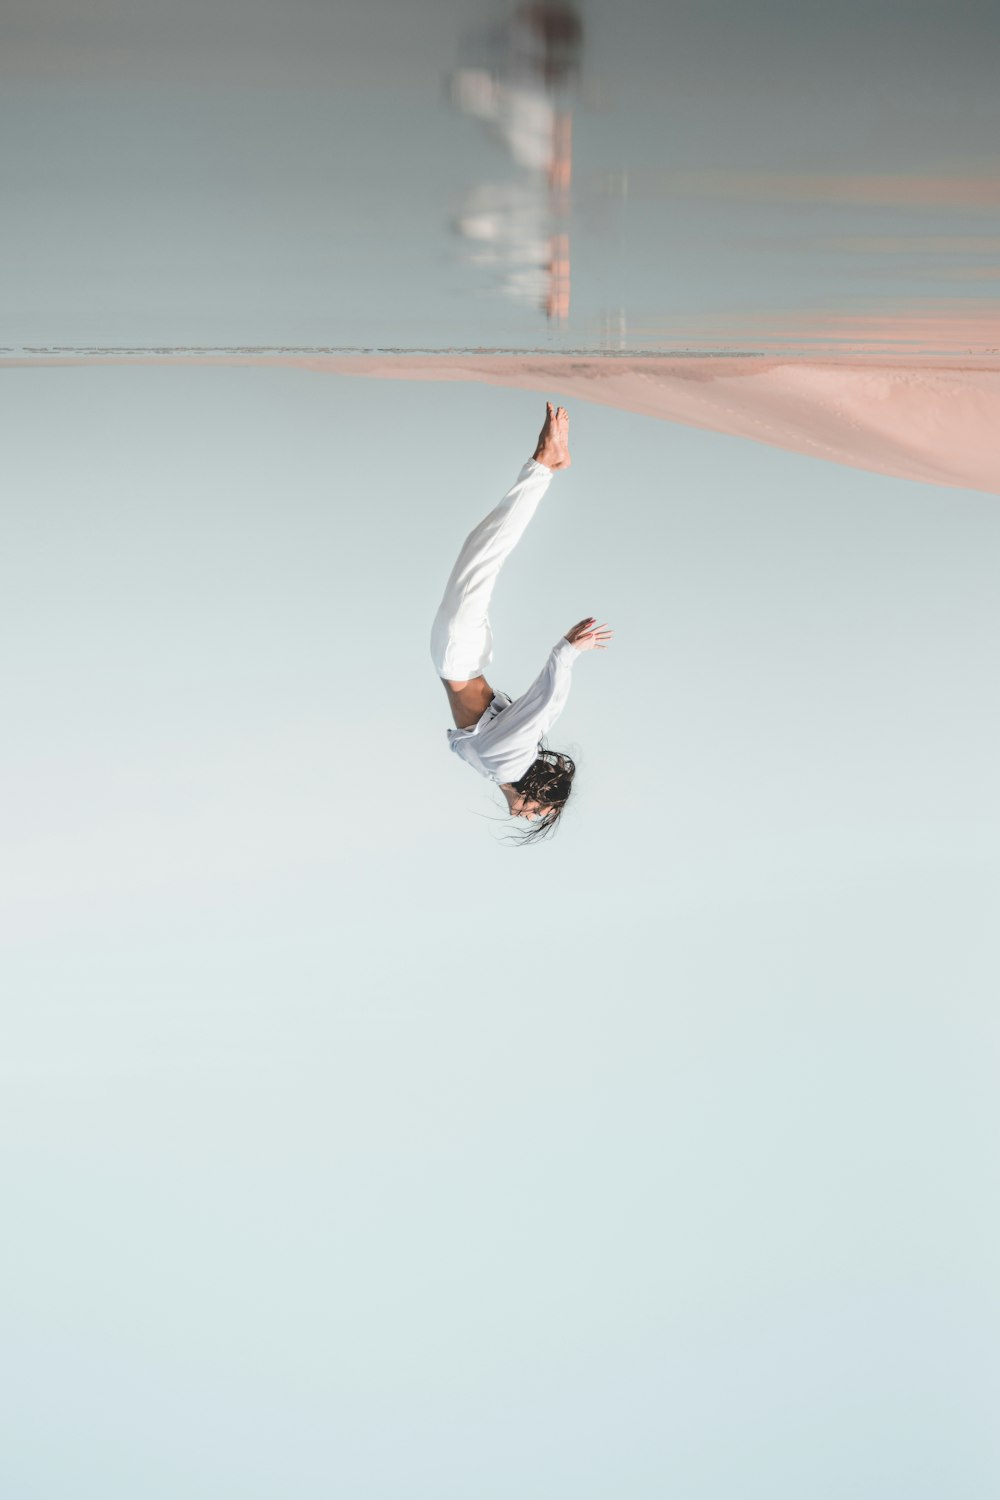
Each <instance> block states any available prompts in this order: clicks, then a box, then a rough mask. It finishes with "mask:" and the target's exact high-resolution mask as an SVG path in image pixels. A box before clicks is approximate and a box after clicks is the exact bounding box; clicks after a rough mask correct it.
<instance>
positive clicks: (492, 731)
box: [480, 636, 581, 780]
mask: <svg viewBox="0 0 1000 1500" xmlns="http://www.w3.org/2000/svg"><path fill="white" fill-rule="evenodd" d="M580 654H581V653H580V651H579V650H578V649H577V647H576V646H574V645H572V644H571V643H570V642H569V641H568V640H567V639H566V637H565V636H560V637H559V640H558V641H557V642H556V644H555V645H554V646H553V648H552V650H551V651H550V652H549V657H548V660H547V661H546V663H545V665H544V667H543V668H542V670H541V671H540V672H539V674H538V676H537V677H536V678H535V680H534V682H533V683H532V684H531V686H530V687H529V688H528V690H527V692H526V693H522V694H521V696H520V698H516V699H515V700H514V702H513V703H512V704H511V705H510V707H509V708H505V709H504V711H503V713H502V714H498V715H497V717H496V718H495V719H494V721H493V723H492V724H491V725H490V727H489V729H488V730H487V731H486V734H485V735H483V736H481V740H482V741H486V740H488V741H489V744H488V755H489V759H490V762H491V763H492V764H494V765H496V767H497V771H498V774H499V776H500V779H501V780H506V779H507V778H508V777H509V776H512V777H513V778H514V779H515V780H516V779H517V777H519V776H523V775H524V772H525V771H526V770H527V769H528V766H529V765H530V764H531V762H532V761H533V760H534V758H535V754H536V752H537V749H538V741H539V740H540V739H541V737H542V735H543V734H546V733H547V732H548V730H549V729H551V727H552V725H553V724H554V723H555V722H556V720H557V719H558V717H559V715H560V714H561V713H562V711H563V708H564V707H565V705H566V699H567V698H568V697H569V689H570V682H571V680H572V679H571V672H572V668H573V663H574V662H575V661H576V659H577V657H578V656H579V655H580ZM480 748H481V750H482V751H484V752H486V751H487V745H486V744H485V743H482V744H481V747H480ZM512 767H515V768H516V767H520V769H516V770H512V769H511V768H512Z"/></svg>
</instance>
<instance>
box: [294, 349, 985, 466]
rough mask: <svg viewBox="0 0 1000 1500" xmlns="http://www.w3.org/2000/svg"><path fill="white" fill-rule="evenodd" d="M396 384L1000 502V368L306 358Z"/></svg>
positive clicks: (722, 361)
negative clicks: (711, 440)
mask: <svg viewBox="0 0 1000 1500" xmlns="http://www.w3.org/2000/svg"><path fill="white" fill-rule="evenodd" d="M296 363H302V364H307V365H308V366H309V367H310V368H315V369H323V370H334V371H336V373H337V374H353V375H367V376H375V377H380V378H382V379H390V380H476V381H484V382H486V383H488V384H491V385H505V386H517V387H519V388H521V389H527V390H536V391H540V392H545V393H546V394H547V395H549V396H552V397H553V398H554V399H555V398H558V399H559V400H560V401H562V402H564V403H567V404H568V403H569V402H570V401H571V400H574V399H575V400H583V401H598V402H601V403H602V404H603V405H606V406H616V407H620V408H621V409H622V410H624V411H632V412H637V413H640V414H641V415H643V416H648V417H657V418H659V419H660V420H662V421H667V422H681V423H683V424H684V425H686V426H689V427H701V428H704V429H707V430H708V431H711V432H722V433H727V434H729V435H731V436H734V437H747V438H752V439H754V440H755V441H756V442H759V443H768V444H770V445H771V446H772V447H775V448H785V449H788V450H790V451H791V452H794V453H805V454H808V455H809V456H810V457H812V458H822V459H827V460H828V461H829V462H831V463H838V464H848V465H850V466H851V467H854V468H860V469H871V470H874V471H875V472H876V473H878V474H890V475H893V476H894V477H896V478H900V479H917V480H922V481H923V482H924V483H928V484H944V485H957V486H960V487H962V488H968V489H977V490H988V491H990V492H992V493H994V494H1000V368H985V369H984V368H974V369H961V368H936V367H932V366H929V365H924V366H921V365H918V364H916V363H913V364H907V365H906V366H899V367H892V366H885V365H881V366H873V365H868V364H850V363H841V362H836V361H832V362H830V363H828V364H815V363H805V362H795V361H793V362H787V363H782V362H779V361H774V360H767V359H752V358H748V359H727V358H725V357H719V358H716V359H713V358H708V359H670V358H649V359H631V358H630V359H628V360H625V359H614V358H610V359H599V358H598V359H593V358H591V359H579V360H576V359H571V358H566V357H557V358H553V359H548V358H544V357H539V356H524V357H505V356H491V355H483V356H482V357H477V356H474V355H461V356H458V357H455V358H450V357H449V356H447V355H426V356H421V355H399V356H395V355H380V356H372V357H364V356H360V357H352V358H333V359H319V360H315V361H313V360H297V361H296Z"/></svg>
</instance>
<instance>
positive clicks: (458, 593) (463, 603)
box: [431, 458, 552, 682]
mask: <svg viewBox="0 0 1000 1500" xmlns="http://www.w3.org/2000/svg"><path fill="white" fill-rule="evenodd" d="M551 481H552V470H551V469H547V468H545V467H544V466H543V465H542V464H539V463H536V462H535V460H534V459H533V458H529V460H528V462H527V463H526V464H525V465H524V467H523V468H522V470H521V472H520V474H519V475H518V476H517V479H516V480H515V482H514V484H513V485H512V486H511V488H510V489H509V490H508V491H507V493H506V495H504V497H503V499H502V500H501V501H500V504H499V505H498V506H496V507H495V509H494V510H491V511H490V513H489V515H488V516H486V518H485V519H484V520H482V521H480V523H479V525H478V526H477V527H476V528H475V530H474V531H471V532H470V533H469V535H468V536H467V537H466V539H465V543H464V545H463V547H462V550H461V552H460V553H459V554H458V561H457V562H456V563H455V566H454V568H452V570H451V576H450V577H449V579H448V582H447V584H446V585H445V590H444V597H443V598H442V600H441V604H440V606H439V608H438V612H437V614H436V615H435V617H434V624H433V626H432V627H431V656H432V658H433V660H434V669H435V671H436V672H437V674H438V676H439V677H444V678H446V679H448V680H450V681H459V682H467V681H468V680H469V679H470V678H472V677H478V676H480V675H481V674H482V673H483V672H484V671H485V669H486V667H487V665H488V664H489V662H490V661H492V659H493V633H492V631H491V630H490V619H489V604H490V599H491V597H492V594H493V588H494V585H495V584H496V581H497V577H498V576H499V573H500V569H501V568H502V567H503V565H504V562H505V561H506V560H507V558H508V557H509V555H510V553H511V552H512V551H513V550H514V548H515V547H516V546H517V543H518V542H519V541H520V539H521V537H522V536H523V535H524V532H525V529H526V527H527V525H528V522H529V521H530V520H531V518H532V516H533V515H534V514H535V510H536V509H537V507H538V502H539V501H540V500H541V498H542V496H543V495H544V494H545V491H546V490H547V489H548V487H549V485H550V483H551Z"/></svg>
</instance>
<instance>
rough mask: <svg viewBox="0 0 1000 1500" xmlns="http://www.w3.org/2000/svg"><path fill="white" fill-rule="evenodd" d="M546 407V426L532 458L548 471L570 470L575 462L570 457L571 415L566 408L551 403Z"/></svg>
mask: <svg viewBox="0 0 1000 1500" xmlns="http://www.w3.org/2000/svg"><path fill="white" fill-rule="evenodd" d="M546 407H547V411H546V414H545V426H544V427H543V428H542V430H541V432H540V433H539V434H538V447H537V448H536V449H535V451H534V453H533V454H532V458H534V460H535V462H536V463H540V464H544V465H545V467H546V468H547V469H568V468H569V466H570V464H571V463H572V462H573V460H572V459H571V458H570V456H569V414H568V412H567V411H566V408H565V407H564V406H553V405H552V402H551V401H548V402H546Z"/></svg>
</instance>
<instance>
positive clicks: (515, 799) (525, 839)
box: [504, 746, 576, 844]
mask: <svg viewBox="0 0 1000 1500" xmlns="http://www.w3.org/2000/svg"><path fill="white" fill-rule="evenodd" d="M575 775H576V763H575V762H574V761H573V760H572V759H571V758H570V756H568V755H563V754H561V753H560V752H559V751H558V750H546V749H543V748H542V746H539V747H538V756H537V759H535V760H533V761H532V763H531V765H530V766H529V767H528V769H527V770H526V771H525V773H524V775H523V776H522V777H521V778H520V780H519V781H514V782H511V783H510V785H509V787H507V788H505V789H504V790H505V795H506V797H507V805H508V807H509V808H510V811H511V816H512V817H515V818H518V819H524V820H525V821H526V822H528V823H529V824H530V827H529V828H528V831H527V832H526V833H525V834H524V835H523V836H522V837H521V839H520V840H519V842H520V843H522V844H534V843H537V842H538V841H539V839H543V838H547V837H548V836H549V835H550V834H551V833H553V832H554V830H555V827H556V824H557V823H558V821H559V819H560V817H561V816H562V810H563V808H564V807H565V806H566V803H567V802H568V801H569V794H570V792H571V791H572V790H573V777H574V776H575Z"/></svg>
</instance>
